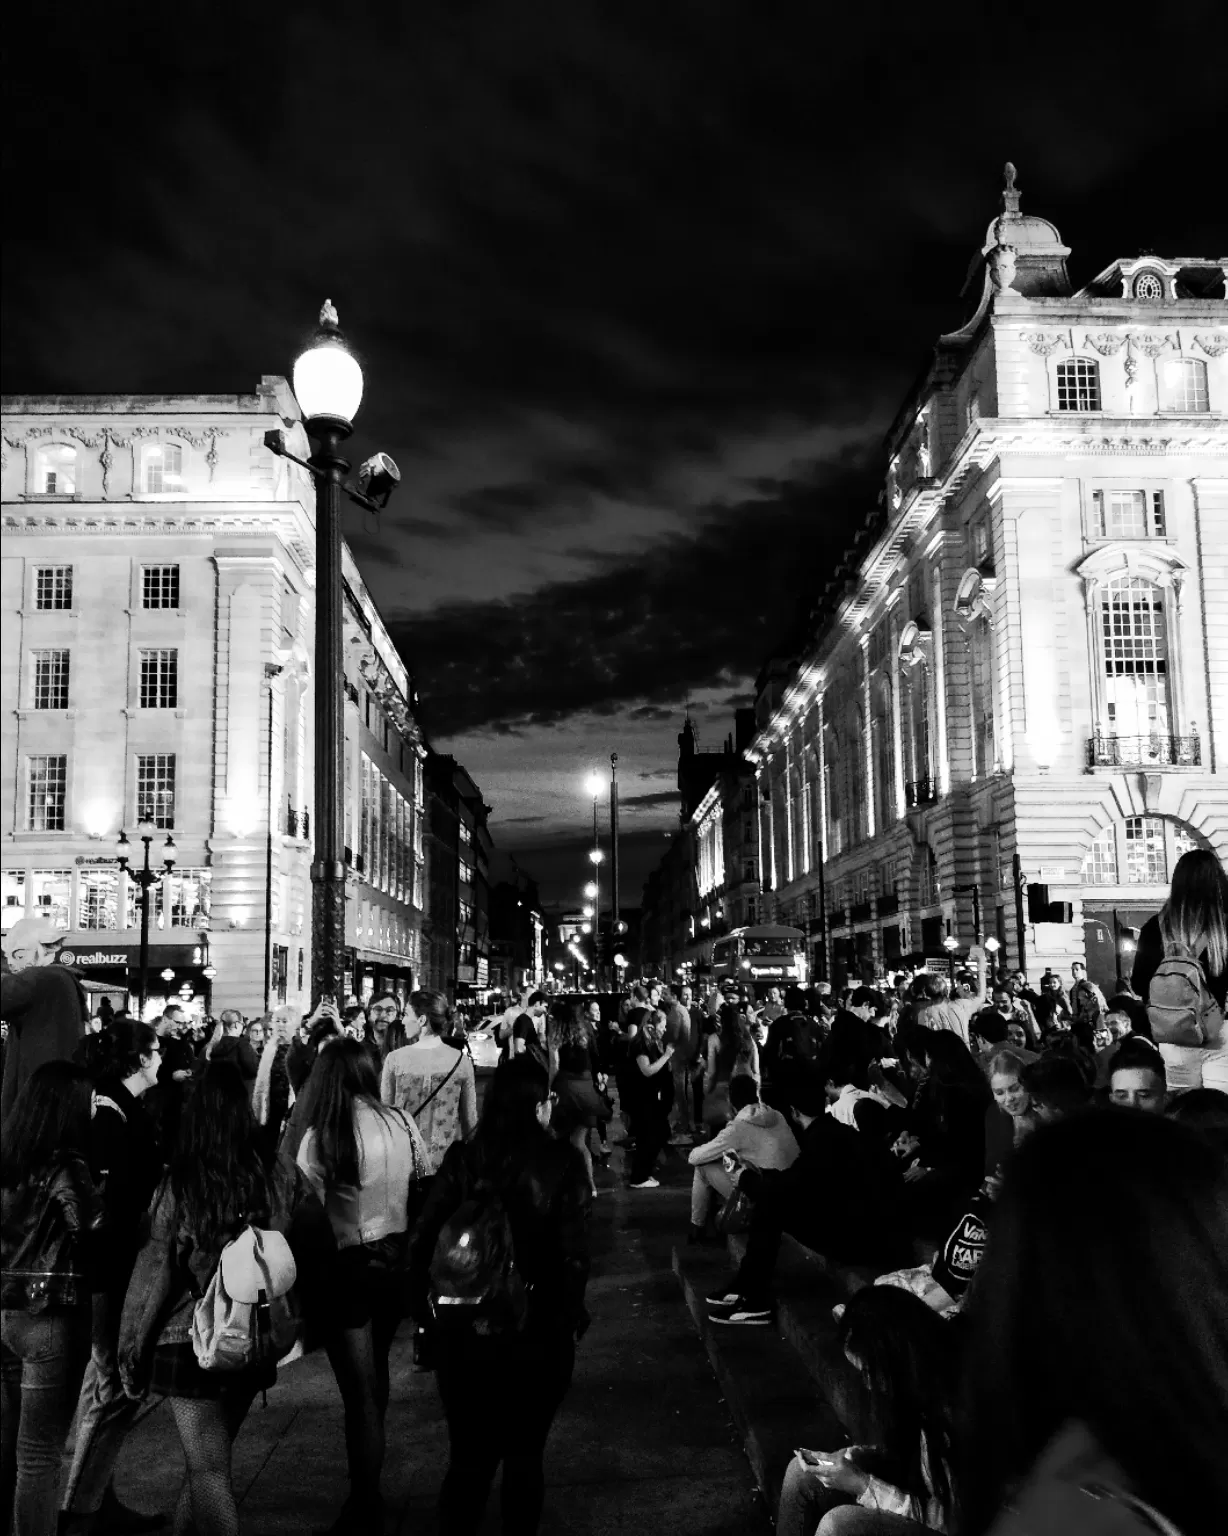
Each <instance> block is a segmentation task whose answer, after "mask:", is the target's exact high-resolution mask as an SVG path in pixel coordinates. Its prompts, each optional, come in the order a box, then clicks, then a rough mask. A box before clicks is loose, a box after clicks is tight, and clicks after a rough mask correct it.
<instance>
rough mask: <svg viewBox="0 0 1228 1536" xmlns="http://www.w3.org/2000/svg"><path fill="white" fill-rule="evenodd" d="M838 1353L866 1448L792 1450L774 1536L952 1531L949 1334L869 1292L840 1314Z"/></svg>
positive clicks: (923, 1314)
mask: <svg viewBox="0 0 1228 1536" xmlns="http://www.w3.org/2000/svg"><path fill="white" fill-rule="evenodd" d="M840 1344H841V1347H842V1349H843V1351H844V1355H845V1358H846V1360H847V1361H848V1362H849V1364H850V1365H851V1366H852V1367H853V1369H854V1370H855V1371H856V1372H857V1376H858V1382H859V1388H860V1393H859V1396H860V1399H861V1418H862V1423H860V1424H858V1426H857V1429H858V1431H859V1433H860V1434H861V1435H863V1436H864V1437H865V1442H866V1443H864V1444H861V1445H854V1446H846V1447H845V1448H844V1449H843V1450H842V1451H836V1452H831V1453H824V1452H817V1451H798V1453H797V1455H796V1456H795V1457H794V1459H793V1461H792V1462H791V1463H790V1464H789V1468H788V1471H787V1472H786V1473H785V1480H784V1486H783V1488H782V1489H781V1495H780V1507H779V1511H778V1513H777V1516H776V1536H836V1533H838V1532H840V1531H844V1530H850V1531H851V1530H856V1531H857V1532H859V1533H863V1536H864V1533H869V1532H879V1531H881V1532H884V1533H886V1532H889V1531H890V1532H900V1533H904V1532H907V1531H922V1530H932V1531H946V1530H949V1529H951V1528H952V1525H953V1521H954V1515H955V1508H956V1498H955V1486H954V1478H953V1474H952V1470H951V1464H952V1460H953V1455H954V1452H953V1441H954V1415H955V1406H956V1391H957V1388H956V1378H957V1371H956V1367H957V1358H956V1336H955V1335H954V1333H953V1331H952V1327H951V1325H950V1324H948V1323H946V1322H944V1321H943V1320H942V1318H940V1317H939V1316H938V1314H937V1313H936V1312H934V1311H932V1310H931V1309H930V1308H929V1307H927V1306H926V1304H925V1303H924V1302H923V1301H921V1300H919V1299H918V1298H917V1297H916V1296H912V1295H910V1294H909V1293H908V1292H907V1291H903V1290H897V1289H895V1288H894V1287H891V1286H870V1287H867V1288H866V1289H865V1290H861V1291H858V1292H857V1294H856V1295H855V1296H854V1297H853V1299H852V1300H851V1301H850V1302H849V1303H848V1305H847V1307H845V1309H844V1314H843V1316H842V1318H841V1322H840ZM850 1505H852V1506H855V1507H856V1517H855V1518H854V1511H853V1510H852V1509H848V1506H850ZM841 1511H847V1513H842V1512H841ZM816 1527H817V1532H816Z"/></svg>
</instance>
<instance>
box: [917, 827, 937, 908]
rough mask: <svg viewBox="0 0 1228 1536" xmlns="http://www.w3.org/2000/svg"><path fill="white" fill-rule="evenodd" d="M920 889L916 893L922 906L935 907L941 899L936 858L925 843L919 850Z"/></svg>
mask: <svg viewBox="0 0 1228 1536" xmlns="http://www.w3.org/2000/svg"><path fill="white" fill-rule="evenodd" d="M920 885H921V889H920V891H919V893H918V895H919V898H920V903H921V905H922V906H923V907H936V906H937V905H938V903H939V902H940V901H941V899H942V892H941V888H940V885H939V881H938V860H937V858H935V856H934V850H933V849H932V848H931V847H930V846H929V844H928V843H927V844H926V845H925V847H924V848H922V850H921V879H920Z"/></svg>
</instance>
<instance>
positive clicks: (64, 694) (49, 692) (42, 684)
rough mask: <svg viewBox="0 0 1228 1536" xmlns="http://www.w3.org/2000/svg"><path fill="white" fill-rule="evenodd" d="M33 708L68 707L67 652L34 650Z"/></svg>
mask: <svg viewBox="0 0 1228 1536" xmlns="http://www.w3.org/2000/svg"><path fill="white" fill-rule="evenodd" d="M34 708H35V709H67V708H68V652H67V651H35V652H34Z"/></svg>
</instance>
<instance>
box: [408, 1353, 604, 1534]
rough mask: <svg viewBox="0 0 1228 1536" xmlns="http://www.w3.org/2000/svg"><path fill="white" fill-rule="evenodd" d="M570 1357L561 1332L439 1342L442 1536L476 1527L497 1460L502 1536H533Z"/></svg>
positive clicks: (572, 1358)
mask: <svg viewBox="0 0 1228 1536" xmlns="http://www.w3.org/2000/svg"><path fill="white" fill-rule="evenodd" d="M575 1358H576V1349H575V1344H574V1343H573V1342H572V1340H571V1338H570V1337H569V1336H567V1335H563V1336H562V1337H558V1336H555V1335H550V1336H545V1337H543V1336H541V1335H540V1334H539V1335H534V1334H526V1335H524V1336H520V1337H515V1338H478V1337H477V1336H476V1335H475V1334H472V1333H470V1332H464V1333H458V1334H456V1335H453V1336H452V1337H446V1336H441V1337H440V1339H439V1356H438V1367H437V1370H436V1380H437V1382H438V1384H439V1395H440V1397H441V1398H442V1399H443V1411H444V1415H445V1417H446V1418H447V1421H448V1441H449V1447H450V1456H449V1461H448V1470H447V1473H446V1475H445V1477H444V1480H443V1488H442V1490H441V1492H440V1495H439V1531H440V1536H474V1533H475V1532H476V1531H478V1530H479V1529H480V1528H481V1525H482V1517H483V1515H484V1513H485V1510H486V1501H487V1499H488V1498H489V1496H490V1486H491V1484H492V1483H493V1482H494V1477H495V1472H496V1470H497V1469H498V1466H499V1463H500V1462H502V1463H503V1488H502V1494H501V1499H502V1514H503V1532H504V1536H533V1533H534V1532H535V1531H536V1530H537V1527H538V1525H539V1523H540V1521H541V1512H542V1503H543V1502H544V1499H545V1493H546V1477H545V1471H544V1468H543V1465H542V1462H543V1457H544V1454H545V1449H546V1440H547V1438H548V1437H549V1434H550V1426H551V1425H552V1424H553V1423H554V1416H555V1414H556V1413H557V1412H558V1411H559V1405H560V1404H561V1403H562V1401H563V1398H564V1396H565V1395H566V1393H567V1388H568V1386H569V1385H570V1384H571V1373H572V1369H573V1368H574V1365H575Z"/></svg>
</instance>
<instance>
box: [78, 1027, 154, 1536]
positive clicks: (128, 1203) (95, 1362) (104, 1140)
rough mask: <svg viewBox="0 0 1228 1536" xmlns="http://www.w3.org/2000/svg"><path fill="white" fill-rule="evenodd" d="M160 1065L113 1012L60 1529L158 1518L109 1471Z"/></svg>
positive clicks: (100, 1064) (97, 1114)
mask: <svg viewBox="0 0 1228 1536" xmlns="http://www.w3.org/2000/svg"><path fill="white" fill-rule="evenodd" d="M161 1062H162V1052H161V1046H160V1043H159V1040H158V1032H157V1030H156V1029H154V1027H153V1025H152V1024H142V1023H139V1022H138V1021H137V1020H136V1019H132V1018H128V1017H126V1016H125V1017H115V1018H112V1020H111V1022H110V1023H109V1024H107V1025H106V1026H105V1027H104V1029H103V1031H102V1033H101V1034H100V1035H99V1036H98V1051H97V1054H96V1056H95V1066H94V1083H95V1088H96V1092H95V1096H94V1105H95V1109H94V1120H93V1124H92V1126H91V1129H90V1164H91V1168H92V1171H93V1172H94V1174H95V1175H96V1178H97V1181H98V1187H99V1190H100V1191H101V1194H102V1198H103V1203H104V1206H105V1209H106V1218H107V1240H106V1243H105V1245H103V1251H102V1255H101V1262H100V1264H99V1268H98V1273H97V1274H96V1276H95V1289H94V1304H93V1340H92V1347H91V1351H90V1363H89V1365H88V1366H87V1368H86V1372H85V1380H84V1382H83V1383H82V1385H81V1398H80V1403H79V1406H78V1411H77V1433H76V1440H75V1443H74V1446H73V1458H72V1465H71V1467H70V1469H69V1472H68V1482H67V1485H66V1487H65V1489H64V1499H63V1507H64V1510H65V1514H66V1519H65V1521H64V1523H63V1527H62V1532H61V1536H65V1533H72V1532H76V1531H78V1530H79V1531H88V1530H90V1529H91V1528H92V1525H93V1523H94V1521H95V1518H96V1517H97V1516H98V1513H99V1511H101V1512H102V1513H103V1516H104V1523H110V1524H115V1525H119V1524H122V1525H123V1526H124V1528H125V1529H128V1530H142V1529H146V1528H152V1523H153V1522H154V1521H155V1519H156V1518H157V1517H152V1516H151V1517H145V1516H141V1515H137V1514H135V1512H134V1511H132V1510H128V1509H125V1508H124V1507H123V1505H121V1504H120V1502H119V1500H118V1499H117V1498H116V1496H115V1492H114V1490H113V1489H112V1487H111V1477H112V1474H113V1473H114V1471H115V1462H116V1459H117V1458H118V1456H119V1453H120V1450H121V1449H122V1448H123V1443H124V1437H125V1435H127V1433H128V1431H129V1429H130V1428H131V1427H132V1424H133V1421H134V1419H135V1417H136V1410H137V1406H138V1405H137V1404H136V1403H134V1402H133V1400H132V1399H131V1398H130V1397H128V1396H127V1395H126V1393H125V1392H124V1389H123V1384H122V1383H121V1381H120V1378H119V1366H118V1363H117V1350H118V1347H119V1320H120V1314H121V1313H122V1312H123V1307H124V1294H125V1292H126V1291H127V1289H128V1281H129V1279H130V1278H131V1276H132V1269H133V1266H134V1264H135V1263H136V1256H137V1254H138V1253H139V1252H140V1251H141V1243H142V1241H143V1233H142V1230H141V1228H142V1224H143V1222H144V1219H145V1216H146V1213H147V1212H148V1210H149V1202H150V1200H151V1198H152V1197H153V1193H154V1190H155V1189H156V1188H157V1186H158V1181H159V1179H160V1178H161V1177H162V1154H161V1149H160V1146H159V1142H158V1132H157V1128H156V1127H155V1125H154V1123H153V1120H152V1119H151V1117H150V1116H149V1115H148V1114H147V1113H146V1111H145V1108H144V1102H143V1101H144V1099H145V1096H146V1094H147V1093H148V1092H149V1091H150V1089H151V1088H155V1087H156V1086H157V1083H158V1068H159V1067H160V1065H161ZM158 1523H160V1522H158Z"/></svg>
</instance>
